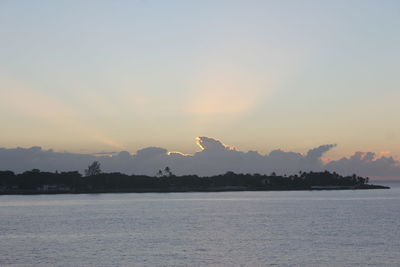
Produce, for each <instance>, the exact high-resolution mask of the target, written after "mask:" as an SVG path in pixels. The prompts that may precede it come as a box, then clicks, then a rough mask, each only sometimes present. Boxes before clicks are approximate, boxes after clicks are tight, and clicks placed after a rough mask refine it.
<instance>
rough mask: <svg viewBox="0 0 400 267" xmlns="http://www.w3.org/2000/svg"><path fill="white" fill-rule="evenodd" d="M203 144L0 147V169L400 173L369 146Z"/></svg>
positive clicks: (399, 167) (202, 140)
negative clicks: (187, 147)
mask: <svg viewBox="0 0 400 267" xmlns="http://www.w3.org/2000/svg"><path fill="white" fill-rule="evenodd" d="M197 144H198V145H199V146H200V147H201V148H202V150H201V151H200V152H196V153H195V154H193V155H183V154H181V153H174V152H168V151H167V150H166V149H164V148H159V147H148V148H144V149H141V150H138V151H137V152H136V154H134V155H132V154H130V153H129V152H126V151H121V152H119V153H114V154H113V155H112V156H109V155H103V154H97V155H90V154H74V153H66V152H63V153H60V152H54V151H52V150H42V149H41V148H40V147H32V148H15V149H6V148H0V170H11V171H14V172H23V171H26V170H31V169H33V168H37V169H40V170H42V171H55V170H58V171H72V170H78V171H80V172H83V170H84V169H85V168H86V167H87V166H88V165H89V164H90V163H91V162H93V161H95V160H97V161H99V162H100V163H101V167H102V170H103V171H106V172H122V173H127V174H147V175H155V174H156V172H157V171H158V170H159V169H163V168H165V167H166V166H169V167H170V168H171V170H172V172H173V173H174V174H176V175H183V174H198V175H201V176H207V175H215V174H222V173H225V172H227V171H234V172H237V173H261V174H270V173H271V172H276V173H277V174H293V173H297V172H299V171H311V170H312V171H323V170H328V171H336V172H338V173H339V174H342V175H350V174H353V173H356V174H358V175H362V176H369V177H400V162H398V161H395V160H394V159H393V158H392V157H377V156H376V155H375V154H374V153H372V152H366V153H362V152H356V153H355V154H354V155H352V156H351V157H344V158H341V159H339V160H336V161H330V162H329V163H326V164H324V163H323V162H322V161H321V156H322V155H323V154H324V153H325V152H327V151H329V150H330V149H332V148H334V147H335V146H336V145H332V144H329V145H322V146H319V147H317V148H313V149H310V150H309V151H308V152H307V153H306V154H300V153H295V152H284V151H282V150H274V151H272V152H271V153H269V154H267V155H261V154H259V153H258V152H256V151H249V152H242V151H237V150H235V149H234V148H231V147H229V146H226V145H224V144H223V143H221V142H220V141H218V140H215V139H212V138H208V137H199V138H197Z"/></svg>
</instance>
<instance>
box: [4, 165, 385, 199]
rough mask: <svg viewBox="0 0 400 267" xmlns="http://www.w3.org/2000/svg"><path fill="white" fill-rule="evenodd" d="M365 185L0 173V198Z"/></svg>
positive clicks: (308, 177)
mask: <svg viewBox="0 0 400 267" xmlns="http://www.w3.org/2000/svg"><path fill="white" fill-rule="evenodd" d="M367 183H368V178H363V177H359V176H357V175H352V176H341V175H339V174H337V173H335V172H333V173H330V172H328V171H325V172H300V173H299V174H298V175H297V174H296V175H290V176H279V175H276V174H274V173H272V174H271V175H261V174H236V173H233V172H227V173H225V174H223V175H216V176H211V177H199V176H197V175H184V176H175V175H173V174H172V173H171V172H169V173H168V174H167V175H162V176H159V177H150V176H145V175H126V174H122V173H98V174H96V175H90V176H85V177H83V176H82V175H81V174H80V173H79V172H77V171H74V172H55V173H53V172H41V171H39V170H37V169H34V170H31V171H26V172H24V173H21V174H15V173H13V172H11V171H0V193H3V194H4V193H6V194H7V193H91V192H180V191H229V190H309V189H348V188H352V189H363V188H381V187H379V186H372V185H368V184H367Z"/></svg>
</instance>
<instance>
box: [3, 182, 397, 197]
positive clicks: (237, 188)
mask: <svg viewBox="0 0 400 267" xmlns="http://www.w3.org/2000/svg"><path fill="white" fill-rule="evenodd" d="M373 189H390V187H388V186H383V185H370V184H367V185H358V186H310V187H292V188H290V187H269V188H267V187H242V186H220V187H207V188H201V187H197V188H195V187H169V188H141V189H138V188H136V189H134V188H129V189H114V190H48V191H42V190H9V191H7V192H0V195H60V194H116V193H207V192H243V191H337V190H373Z"/></svg>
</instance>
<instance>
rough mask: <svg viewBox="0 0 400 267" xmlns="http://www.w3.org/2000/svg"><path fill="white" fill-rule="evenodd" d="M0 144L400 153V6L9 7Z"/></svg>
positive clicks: (0, 71)
mask: <svg viewBox="0 0 400 267" xmlns="http://www.w3.org/2000/svg"><path fill="white" fill-rule="evenodd" d="M0 39H1V42H0V92H1V100H0V120H1V122H2V129H3V130H2V131H1V133H0V146H3V147H15V146H33V145H40V146H43V147H45V148H54V149H56V150H69V151H74V152H97V151H110V150H122V149H124V150H128V151H131V152H134V151H136V150H137V149H138V148H141V147H146V146H150V145H152V146H162V147H166V148H168V149H170V150H179V151H183V152H187V153H192V152H193V151H195V150H196V149H197V148H196V147H195V145H194V143H193V139H194V138H195V137H196V136H211V137H215V138H218V139H221V140H223V141H224V142H225V143H227V144H231V145H235V146H237V147H238V148H240V149H242V150H249V149H252V150H258V151H260V152H268V151H270V150H272V149H274V148H282V149H287V150H289V149H290V150H295V151H304V150H305V149H306V148H309V147H314V146H316V145H320V144H324V143H338V145H339V146H338V147H337V148H336V149H334V150H333V151H332V152H330V154H329V155H328V156H331V157H337V156H340V155H344V154H348V153H350V152H353V151H359V150H361V151H374V152H378V153H380V152H382V153H391V154H392V155H395V156H399V155H400V135H399V131H400V123H399V122H400V119H399V117H398V114H400V105H399V104H398V102H399V100H400V75H399V70H400V48H399V47H400V2H399V1H4V0H2V1H0Z"/></svg>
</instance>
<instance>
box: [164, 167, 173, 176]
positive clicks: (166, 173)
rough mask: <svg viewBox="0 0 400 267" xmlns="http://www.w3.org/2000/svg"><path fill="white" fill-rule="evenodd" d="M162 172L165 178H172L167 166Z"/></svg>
mask: <svg viewBox="0 0 400 267" xmlns="http://www.w3.org/2000/svg"><path fill="white" fill-rule="evenodd" d="M164 172H165V176H168V177H169V176H172V172H171V169H170V168H169V167H168V166H167V167H165V169H164Z"/></svg>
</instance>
